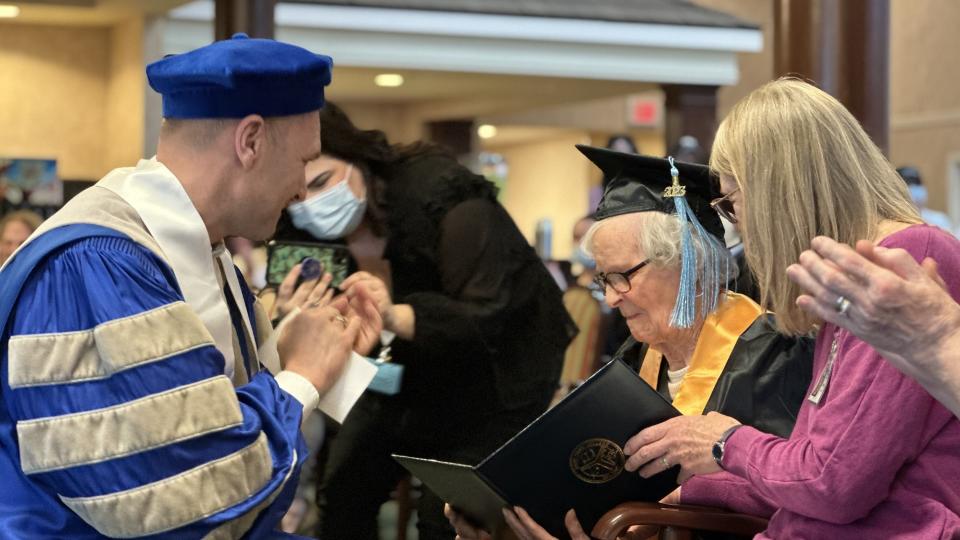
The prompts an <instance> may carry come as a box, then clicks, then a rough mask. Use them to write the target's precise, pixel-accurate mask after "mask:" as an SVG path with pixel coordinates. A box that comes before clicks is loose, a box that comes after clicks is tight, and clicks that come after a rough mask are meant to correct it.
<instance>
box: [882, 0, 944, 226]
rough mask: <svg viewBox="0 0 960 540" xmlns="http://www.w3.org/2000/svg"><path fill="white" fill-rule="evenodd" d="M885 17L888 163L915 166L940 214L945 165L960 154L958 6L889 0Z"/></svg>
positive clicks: (934, 1)
mask: <svg viewBox="0 0 960 540" xmlns="http://www.w3.org/2000/svg"><path fill="white" fill-rule="evenodd" d="M890 15H891V20H892V21H894V24H892V25H891V29H890V41H891V44H892V45H891V48H890V160H891V161H892V162H893V164H894V165H896V166H900V165H907V164H910V165H915V166H916V167H918V168H919V169H920V172H921V174H922V175H923V178H924V182H925V183H926V184H927V187H928V191H929V193H930V200H929V206H930V207H931V208H934V209H937V210H946V209H947V207H948V206H947V181H948V167H947V164H948V160H949V159H951V156H954V157H956V154H960V56H958V55H957V51H958V50H960V32H957V28H956V22H957V21H958V20H960V2H944V1H942V0H910V1H906V0H891V14H890ZM956 218H960V216H954V221H955V222H956V221H957V219H956Z"/></svg>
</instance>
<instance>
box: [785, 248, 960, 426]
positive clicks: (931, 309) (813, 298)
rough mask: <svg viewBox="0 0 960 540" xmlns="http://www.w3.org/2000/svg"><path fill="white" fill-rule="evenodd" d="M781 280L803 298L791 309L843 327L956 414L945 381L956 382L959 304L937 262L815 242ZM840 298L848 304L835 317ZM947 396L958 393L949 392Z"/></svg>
mask: <svg viewBox="0 0 960 540" xmlns="http://www.w3.org/2000/svg"><path fill="white" fill-rule="evenodd" d="M811 248H812V249H810V250H808V251H805V252H803V254H801V256H800V263H799V264H794V265H791V266H790V267H789V268H788V269H787V275H788V276H789V277H790V279H792V280H793V281H795V282H796V283H797V284H798V285H800V286H801V287H803V288H804V289H805V290H806V291H807V294H804V295H802V296H800V297H799V298H797V305H799V306H800V307H802V308H803V309H805V310H807V311H809V312H810V313H813V314H814V315H816V316H818V317H820V318H822V319H823V320H825V321H827V322H830V323H833V324H836V325H838V326H841V327H843V328H846V329H847V330H849V331H850V332H852V333H853V334H854V335H855V336H857V337H859V338H860V339H862V340H864V341H866V342H867V343H869V344H870V345H872V346H873V348H875V349H876V350H877V351H878V352H879V353H880V354H881V355H883V357H884V358H886V359H887V360H888V361H890V363H892V364H893V365H895V366H896V367H897V368H899V369H900V370H901V371H903V372H904V373H906V374H907V375H910V376H912V377H914V378H916V379H917V380H918V381H920V383H921V384H923V385H924V386H925V387H927V389H928V390H930V392H931V393H933V394H934V395H935V396H936V397H937V398H938V399H941V401H944V403H945V404H947V405H948V406H950V407H951V408H952V409H954V412H955V413H960V406H957V401H960V398H958V396H957V395H953V396H952V400H953V404H951V403H948V402H947V400H945V399H944V398H945V397H948V396H950V395H951V392H950V391H949V390H948V389H946V388H944V387H943V381H944V380H947V381H950V380H952V381H954V382H955V383H960V371H958V368H957V365H958V364H957V358H956V356H957V355H958V354H960V353H957V352H956V351H960V306H958V305H957V303H956V302H955V301H954V300H953V298H952V297H951V296H950V295H949V294H948V293H947V292H946V291H945V290H944V289H945V285H944V283H943V280H942V279H940V276H939V275H938V274H937V272H936V263H935V262H934V261H933V260H932V259H926V260H924V261H923V263H922V264H917V262H916V261H915V260H914V259H913V257H912V256H911V255H910V254H909V253H907V252H906V251H904V250H902V249H886V248H883V247H878V246H874V245H873V244H872V243H870V242H868V241H866V240H861V241H859V242H857V248H856V251H854V250H853V249H852V248H850V247H849V246H847V245H844V244H841V243H839V242H836V241H834V240H832V239H830V238H825V237H817V238H814V239H813V242H811ZM841 297H842V298H843V299H845V300H847V301H849V302H850V304H849V307H848V308H847V309H846V310H845V312H841V311H840V310H839V308H840V307H841V304H842V301H840V300H839V299H840V298H841ZM952 394H956V392H953V393H952Z"/></svg>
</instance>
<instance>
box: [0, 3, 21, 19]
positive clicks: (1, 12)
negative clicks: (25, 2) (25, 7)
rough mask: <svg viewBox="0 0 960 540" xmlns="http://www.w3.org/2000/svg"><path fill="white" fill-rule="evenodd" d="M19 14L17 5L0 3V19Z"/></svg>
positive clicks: (10, 17)
mask: <svg viewBox="0 0 960 540" xmlns="http://www.w3.org/2000/svg"><path fill="white" fill-rule="evenodd" d="M19 14H20V8H19V7H17V6H10V5H3V4H0V19H12V18H14V17H16V16H17V15H19Z"/></svg>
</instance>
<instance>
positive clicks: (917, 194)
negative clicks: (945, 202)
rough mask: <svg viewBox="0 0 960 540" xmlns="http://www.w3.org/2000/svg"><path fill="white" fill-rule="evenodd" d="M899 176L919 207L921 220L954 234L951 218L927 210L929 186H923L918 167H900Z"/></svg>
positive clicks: (898, 169)
mask: <svg viewBox="0 0 960 540" xmlns="http://www.w3.org/2000/svg"><path fill="white" fill-rule="evenodd" d="M897 174H899V175H900V178H903V181H904V182H906V183H907V190H908V191H909V192H910V198H911V199H912V200H913V204H915V205H917V210H919V211H920V219H922V220H924V221H926V222H927V223H929V224H930V225H935V226H937V227H940V228H941V229H943V230H945V231H947V232H949V233H950V234H953V233H954V230H953V222H952V221H951V220H950V216H948V215H946V214H944V213H943V212H938V211H936V210H934V209H933V208H927V199H928V193H927V186H925V185H923V179H922V178H921V176H920V171H919V170H917V168H916V167H910V166H905V167H898V168H897Z"/></svg>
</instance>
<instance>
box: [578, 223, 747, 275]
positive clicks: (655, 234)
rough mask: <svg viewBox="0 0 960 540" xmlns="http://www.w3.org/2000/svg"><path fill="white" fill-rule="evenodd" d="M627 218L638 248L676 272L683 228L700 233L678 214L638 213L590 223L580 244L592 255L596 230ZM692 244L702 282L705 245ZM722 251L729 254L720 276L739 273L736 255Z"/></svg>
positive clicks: (656, 263) (662, 266) (693, 232)
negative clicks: (703, 246)
mask: <svg viewBox="0 0 960 540" xmlns="http://www.w3.org/2000/svg"><path fill="white" fill-rule="evenodd" d="M627 218H629V219H630V222H629V226H630V227H631V229H632V231H633V233H634V234H635V236H636V241H637V243H636V248H637V249H638V251H639V252H642V253H643V254H644V255H646V257H647V258H648V259H649V260H650V262H651V264H654V265H656V266H659V267H661V268H665V267H669V268H676V269H677V272H679V271H680V264H681V259H680V253H681V241H682V234H681V233H682V231H683V229H682V227H688V228H689V229H690V233H691V234H692V235H694V236H696V234H697V232H696V230H695V229H694V228H693V225H691V224H690V223H687V222H685V221H681V220H680V218H679V217H678V216H677V215H676V214H666V213H663V212H635V213H630V214H622V215H619V216H613V217H610V218H607V219H603V220H600V221H597V222H595V223H594V224H593V225H591V226H590V228H589V229H587V232H586V234H584V235H583V239H582V240H581V242H580V247H581V248H582V249H583V250H584V251H585V252H587V254H588V255H590V256H591V257H593V237H594V235H596V233H597V231H598V230H600V229H601V228H602V227H606V226H608V225H610V224H611V223H618V222H623V221H626V220H627ZM721 243H722V242H721ZM693 245H694V246H695V248H696V250H697V261H698V264H697V283H698V284H700V283H702V282H703V278H704V268H703V258H704V257H703V248H702V247H701V244H700V242H693ZM625 247H626V246H625ZM723 253H725V254H726V257H725V258H724V259H725V260H723V259H722V260H721V261H720V268H721V276H723V275H725V274H727V272H730V274H729V275H736V263H735V262H734V260H733V257H732V256H731V255H730V253H729V252H728V251H726V250H725V249H724V250H723ZM724 267H726V269H727V271H726V272H724V271H723V268H724ZM717 285H718V289H717V290H722V289H726V285H727V284H726V283H718V284H717Z"/></svg>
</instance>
